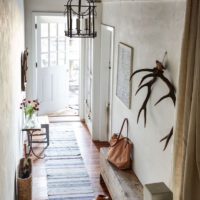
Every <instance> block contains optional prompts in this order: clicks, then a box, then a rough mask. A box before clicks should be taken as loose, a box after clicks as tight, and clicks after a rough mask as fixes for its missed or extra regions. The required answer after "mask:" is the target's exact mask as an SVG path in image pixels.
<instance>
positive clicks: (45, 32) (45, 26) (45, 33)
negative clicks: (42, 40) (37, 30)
mask: <svg viewBox="0 0 200 200" xmlns="http://www.w3.org/2000/svg"><path fill="white" fill-rule="evenodd" d="M48 35H49V34H48V23H41V37H48Z"/></svg>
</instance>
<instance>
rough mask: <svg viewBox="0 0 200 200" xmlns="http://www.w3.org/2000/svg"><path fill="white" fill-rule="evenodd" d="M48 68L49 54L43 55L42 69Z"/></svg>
mask: <svg viewBox="0 0 200 200" xmlns="http://www.w3.org/2000/svg"><path fill="white" fill-rule="evenodd" d="M45 67H48V54H47V53H45V54H44V53H43V54H41V68H45Z"/></svg>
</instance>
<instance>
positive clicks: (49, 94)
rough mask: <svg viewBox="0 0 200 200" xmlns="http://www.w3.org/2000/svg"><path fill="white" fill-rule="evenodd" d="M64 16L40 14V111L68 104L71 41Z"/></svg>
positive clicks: (48, 110) (56, 109)
mask: <svg viewBox="0 0 200 200" xmlns="http://www.w3.org/2000/svg"><path fill="white" fill-rule="evenodd" d="M65 28H66V23H65V20H64V17H62V16H38V17H37V29H36V30H37V34H36V35H37V37H36V41H37V44H36V46H37V48H36V50H37V96H38V100H39V102H40V114H48V113H52V112H55V111H58V110H59V109H63V108H65V107H66V105H67V104H68V98H67V97H68V96H69V95H68V93H69V81H68V79H69V69H68V68H69V67H68V63H69V62H68V59H69V58H68V55H69V54H68V48H67V47H68V46H69V45H68V42H69V40H68V39H67V38H66V37H65V36H64V30H65Z"/></svg>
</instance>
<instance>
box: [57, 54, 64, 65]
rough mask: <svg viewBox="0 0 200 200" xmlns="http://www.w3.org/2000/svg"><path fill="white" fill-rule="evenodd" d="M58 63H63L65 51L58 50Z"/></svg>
mask: <svg viewBox="0 0 200 200" xmlns="http://www.w3.org/2000/svg"><path fill="white" fill-rule="evenodd" d="M58 64H59V65H64V64H65V53H64V52H58Z"/></svg>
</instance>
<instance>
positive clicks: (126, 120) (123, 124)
mask: <svg viewBox="0 0 200 200" xmlns="http://www.w3.org/2000/svg"><path fill="white" fill-rule="evenodd" d="M125 123H126V137H127V138H128V119H127V118H125V119H124V121H123V123H122V127H121V129H120V132H119V135H118V138H120V136H121V134H122V131H123V128H124V126H125Z"/></svg>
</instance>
